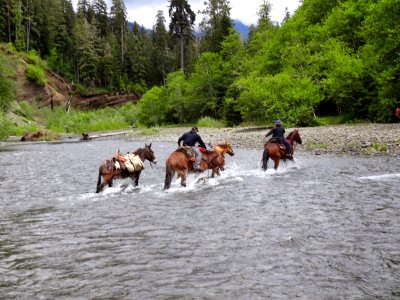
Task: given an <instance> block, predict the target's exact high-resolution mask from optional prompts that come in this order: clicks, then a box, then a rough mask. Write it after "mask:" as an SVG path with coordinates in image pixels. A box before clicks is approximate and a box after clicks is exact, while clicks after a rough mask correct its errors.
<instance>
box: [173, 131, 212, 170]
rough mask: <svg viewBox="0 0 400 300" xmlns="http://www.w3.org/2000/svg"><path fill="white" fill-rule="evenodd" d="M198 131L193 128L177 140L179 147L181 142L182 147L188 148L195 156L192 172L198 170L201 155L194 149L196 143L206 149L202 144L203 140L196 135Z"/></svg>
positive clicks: (197, 149)
mask: <svg viewBox="0 0 400 300" xmlns="http://www.w3.org/2000/svg"><path fill="white" fill-rule="evenodd" d="M198 132H199V129H198V128H197V127H193V128H192V129H191V130H190V131H189V132H186V133H184V134H183V135H182V136H181V137H180V138H179V139H178V145H179V146H181V142H182V144H183V146H189V147H190V150H192V151H193V152H194V154H195V156H196V161H195V162H194V165H193V169H194V170H196V171H197V170H199V171H203V170H200V161H201V157H202V154H201V152H200V150H199V148H197V147H196V143H198V144H199V146H200V147H203V148H205V149H207V147H206V144H204V142H203V140H202V139H201V137H200V135H199V134H198Z"/></svg>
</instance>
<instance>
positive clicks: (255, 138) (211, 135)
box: [0, 123, 400, 156]
mask: <svg viewBox="0 0 400 300" xmlns="http://www.w3.org/2000/svg"><path fill="white" fill-rule="evenodd" d="M188 130H190V127H178V128H151V129H149V130H143V129H140V128H135V129H133V130H132V131H130V132H128V133H126V134H125V135H124V136H125V137H126V138H128V139H132V140H135V141H144V142H147V143H149V142H152V141H153V142H154V141H165V142H177V141H178V138H179V137H180V136H181V135H182V134H183V133H184V132H186V131H188ZM199 130H200V135H201V137H202V139H203V141H204V142H205V143H211V144H212V145H213V144H216V143H219V142H223V141H225V140H227V141H229V142H230V143H231V144H232V146H233V148H235V147H240V148H256V149H262V148H263V144H264V143H265V141H266V138H265V134H266V133H267V131H268V130H269V129H268V128H267V127H265V126H264V127H240V128H221V129H218V128H204V127H200V128H199ZM291 130H293V128H286V135H287V134H288V133H289V132H290V131H291ZM121 133H122V132H121ZM299 133H300V136H301V138H302V140H303V143H302V145H296V152H307V153H311V154H316V155H321V154H327V153H330V154H335V155H340V154H348V155H380V156H400V123H392V124H371V123H368V124H354V125H334V126H319V127H302V128H299ZM90 135H91V136H96V135H98V134H96V133H93V134H92V133H90ZM121 136H122V135H121ZM80 138H82V136H81V135H71V134H64V135H63V136H62V139H80ZM19 143H21V142H20V137H10V138H9V139H8V140H7V142H1V143H0V146H4V145H10V144H19Z"/></svg>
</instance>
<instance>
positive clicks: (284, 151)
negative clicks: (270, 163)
mask: <svg viewBox="0 0 400 300" xmlns="http://www.w3.org/2000/svg"><path fill="white" fill-rule="evenodd" d="M268 143H275V144H278V146H279V150H281V152H283V154H284V155H285V156H284V157H283V159H286V158H288V159H293V156H292V154H291V153H287V152H286V147H285V145H284V144H283V143H282V141H281V140H280V139H276V138H271V139H270V140H269V141H268V142H267V144H268Z"/></svg>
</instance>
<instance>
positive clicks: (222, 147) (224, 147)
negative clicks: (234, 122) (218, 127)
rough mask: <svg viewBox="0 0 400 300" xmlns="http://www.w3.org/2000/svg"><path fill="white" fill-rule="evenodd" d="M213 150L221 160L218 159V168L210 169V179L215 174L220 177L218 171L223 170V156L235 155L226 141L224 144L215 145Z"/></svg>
mask: <svg viewBox="0 0 400 300" xmlns="http://www.w3.org/2000/svg"><path fill="white" fill-rule="evenodd" d="M213 150H214V151H216V152H217V153H218V154H219V155H221V158H220V164H219V167H215V168H213V169H212V174H211V177H212V178H214V176H215V174H217V175H218V176H220V175H221V173H220V170H221V171H223V170H224V165H225V156H224V154H225V153H227V154H229V155H230V156H234V155H235V153H234V152H233V149H232V146H231V144H230V143H228V142H227V141H225V143H222V144H218V145H215V146H214V147H213Z"/></svg>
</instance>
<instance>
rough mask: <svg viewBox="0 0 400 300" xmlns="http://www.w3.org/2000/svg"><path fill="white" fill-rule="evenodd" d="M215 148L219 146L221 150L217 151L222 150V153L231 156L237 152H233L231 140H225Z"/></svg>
mask: <svg viewBox="0 0 400 300" xmlns="http://www.w3.org/2000/svg"><path fill="white" fill-rule="evenodd" d="M215 148H219V149H220V151H218V150H217V151H218V152H222V154H224V153H227V154H229V155H230V156H234V155H235V152H233V149H232V146H231V144H230V143H229V142H227V141H225V142H224V143H222V144H218V145H216V146H215Z"/></svg>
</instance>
